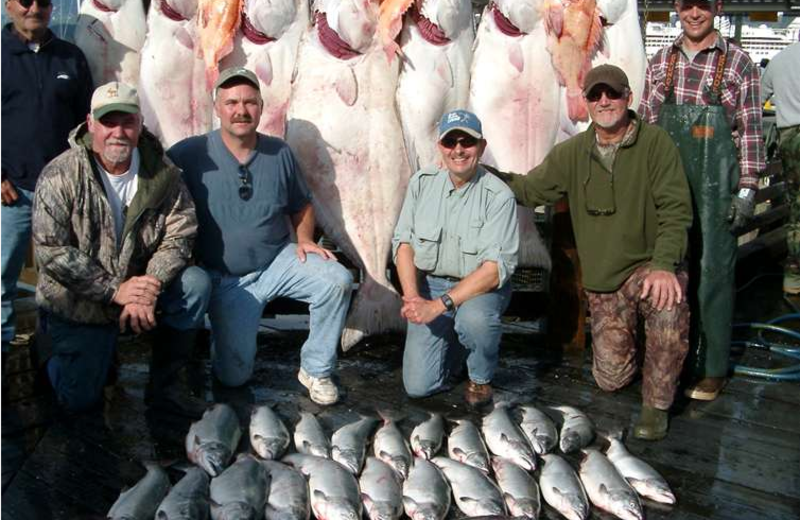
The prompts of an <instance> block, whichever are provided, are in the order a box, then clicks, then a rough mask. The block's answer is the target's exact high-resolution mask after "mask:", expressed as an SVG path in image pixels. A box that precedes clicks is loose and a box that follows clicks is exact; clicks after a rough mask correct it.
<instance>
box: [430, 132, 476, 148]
mask: <svg viewBox="0 0 800 520" xmlns="http://www.w3.org/2000/svg"><path fill="white" fill-rule="evenodd" d="M439 143H440V144H441V145H442V146H444V147H445V148H447V149H448V150H452V149H453V148H455V147H456V145H457V144H460V145H461V148H472V147H473V146H477V145H478V139H476V138H475V137H472V136H471V135H453V134H447V135H446V136H444V137H443V138H442V140H441V141H439Z"/></svg>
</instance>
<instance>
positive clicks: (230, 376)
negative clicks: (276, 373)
mask: <svg viewBox="0 0 800 520" xmlns="http://www.w3.org/2000/svg"><path fill="white" fill-rule="evenodd" d="M252 374H253V371H252V370H250V371H247V370H220V369H215V370H214V376H215V377H216V378H217V380H218V381H219V382H220V383H222V385H223V386H227V387H230V388H236V387H238V386H242V385H244V384H245V383H247V382H248V381H249V380H250V376H251V375H252Z"/></svg>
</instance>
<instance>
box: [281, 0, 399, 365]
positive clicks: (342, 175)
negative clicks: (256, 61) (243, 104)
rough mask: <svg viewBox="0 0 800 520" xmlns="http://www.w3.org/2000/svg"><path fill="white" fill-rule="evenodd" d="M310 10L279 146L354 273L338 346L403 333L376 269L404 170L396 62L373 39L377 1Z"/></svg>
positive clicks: (351, 0) (337, 2)
mask: <svg viewBox="0 0 800 520" xmlns="http://www.w3.org/2000/svg"><path fill="white" fill-rule="evenodd" d="M314 7H315V9H314V11H315V13H314V26H313V27H312V29H311V30H310V31H309V32H308V33H307V34H306V35H305V37H304V39H303V41H302V42H301V43H300V50H299V52H298V59H297V76H296V78H295V81H294V87H293V92H292V101H291V104H290V107H289V121H288V123H287V131H286V140H287V141H288V142H289V144H290V145H291V147H292V149H293V150H294V152H295V154H296V155H297V157H298V160H299V161H300V163H301V165H302V168H303V173H304V174H305V178H306V181H307V182H308V185H309V186H310V188H311V190H312V191H313V193H314V208H315V211H316V215H317V219H318V221H319V222H320V224H321V225H322V227H323V229H324V230H325V233H326V235H327V236H328V237H329V238H331V239H332V240H333V241H334V242H335V243H336V244H337V245H338V246H339V247H340V248H341V249H342V251H344V253H345V254H346V255H347V256H348V257H349V258H350V259H351V260H352V261H353V262H354V263H355V264H356V265H357V266H358V267H360V268H361V269H362V273H363V279H362V280H361V282H360V286H359V290H358V293H357V294H356V297H355V298H354V300H353V304H352V307H351V309H350V314H349V316H348V318H347V323H346V325H345V330H344V332H343V334H342V348H343V349H344V350H347V349H349V348H350V347H352V346H353V345H355V344H356V343H358V342H359V341H360V340H361V339H362V338H363V337H364V336H367V335H370V334H375V333H380V332H385V331H390V330H394V331H399V330H402V329H403V321H402V319H401V317H400V297H399V295H398V294H397V292H396V291H395V289H394V288H393V287H392V285H391V283H390V282H389V280H388V279H387V276H386V266H387V262H388V261H389V255H390V252H391V238H392V233H393V231H394V226H395V223H396V221H397V216H398V215H399V213H400V206H401V204H402V202H403V196H404V194H405V190H406V185H407V184H408V179H409V177H410V175H411V172H410V169H409V167H408V159H407V158H406V152H405V147H404V146H403V134H402V130H401V128H400V121H399V118H398V116H397V110H396V109H395V91H396V89H397V78H398V73H399V66H398V63H399V60H397V59H392V60H390V59H389V58H388V57H387V54H386V53H385V48H384V47H387V46H389V42H386V43H384V42H383V41H382V40H380V38H378V37H377V30H378V2H377V1H375V0H318V1H317V2H316V4H315V6H314ZM387 23H389V21H387ZM389 56H393V55H392V54H391V53H389Z"/></svg>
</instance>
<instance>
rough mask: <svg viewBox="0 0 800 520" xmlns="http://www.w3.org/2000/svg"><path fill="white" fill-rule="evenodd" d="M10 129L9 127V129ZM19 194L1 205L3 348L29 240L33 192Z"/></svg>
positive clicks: (10, 333)
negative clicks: (12, 201) (10, 201)
mask: <svg viewBox="0 0 800 520" xmlns="http://www.w3.org/2000/svg"><path fill="white" fill-rule="evenodd" d="M9 130H10V129H9ZM16 190H17V195H19V198H18V199H17V201H16V202H15V203H14V205H13V206H2V214H0V219H2V225H1V226H0V235H1V236H0V241H2V242H1V243H0V249H2V259H0V264H2V292H3V294H2V328H3V352H5V351H6V350H7V348H8V342H10V341H11V340H12V339H14V334H15V321H16V319H15V316H14V298H16V297H17V280H19V273H20V272H21V271H22V265H23V264H24V263H25V254H26V253H27V252H28V244H29V242H30V240H31V205H32V204H33V192H32V191H28V190H23V189H21V188H16Z"/></svg>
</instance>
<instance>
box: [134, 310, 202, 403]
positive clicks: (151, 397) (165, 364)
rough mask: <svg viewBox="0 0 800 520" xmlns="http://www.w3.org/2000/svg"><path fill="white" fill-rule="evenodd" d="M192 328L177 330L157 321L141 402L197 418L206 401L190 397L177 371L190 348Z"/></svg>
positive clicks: (190, 351) (193, 340)
mask: <svg viewBox="0 0 800 520" xmlns="http://www.w3.org/2000/svg"><path fill="white" fill-rule="evenodd" d="M196 337H197V331H196V330H178V329H174V328H172V327H168V326H166V325H159V326H158V328H157V329H156V332H155V337H154V339H153V353H152V355H151V357H150V382H149V383H148V385H147V391H146V392H145V398H144V402H145V404H147V406H150V407H152V408H155V409H158V410H163V411H165V412H169V413H174V414H177V415H182V416H185V417H190V418H200V417H202V416H203V412H205V411H206V408H207V407H208V403H206V402H205V401H202V400H200V399H197V398H196V397H193V396H192V395H191V394H190V393H189V390H188V388H186V387H185V386H184V385H182V384H181V380H180V377H179V376H180V371H181V368H182V367H183V366H184V365H186V364H187V363H188V361H189V356H191V353H192V349H193V348H194V344H195V338H196Z"/></svg>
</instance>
